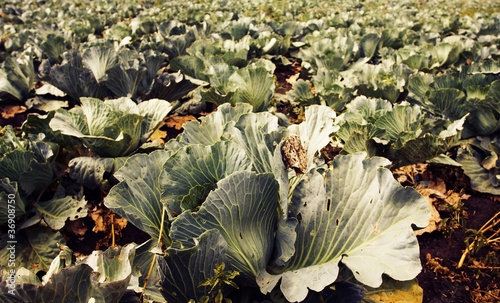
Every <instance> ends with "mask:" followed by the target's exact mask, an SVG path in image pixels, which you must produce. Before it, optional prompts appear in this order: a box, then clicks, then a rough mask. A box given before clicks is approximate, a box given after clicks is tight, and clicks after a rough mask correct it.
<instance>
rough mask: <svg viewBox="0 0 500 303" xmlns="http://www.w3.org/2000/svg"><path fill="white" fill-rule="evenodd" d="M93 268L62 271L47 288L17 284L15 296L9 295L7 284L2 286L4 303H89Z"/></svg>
mask: <svg viewBox="0 0 500 303" xmlns="http://www.w3.org/2000/svg"><path fill="white" fill-rule="evenodd" d="M91 273H92V268H90V266H88V265H86V264H82V265H78V266H73V267H70V268H65V269H62V270H61V271H60V272H59V273H57V274H55V275H53V276H52V279H51V281H49V283H47V284H46V285H45V286H38V287H37V286H35V285H33V284H27V283H26V284H17V285H16V288H15V290H14V295H11V294H8V292H7V285H6V282H5V281H4V282H2V283H1V284H0V301H2V302H40V303H49V302H61V303H72V302H88V300H89V299H90V295H91V293H90V289H91V281H90V275H91Z"/></svg>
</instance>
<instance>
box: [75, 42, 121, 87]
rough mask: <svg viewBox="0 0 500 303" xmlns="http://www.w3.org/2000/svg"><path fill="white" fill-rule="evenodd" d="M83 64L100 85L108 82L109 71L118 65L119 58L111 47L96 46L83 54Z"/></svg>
mask: <svg viewBox="0 0 500 303" xmlns="http://www.w3.org/2000/svg"><path fill="white" fill-rule="evenodd" d="M82 62H83V64H85V66H86V67H88V68H89V69H90V70H91V71H92V74H93V75H94V78H95V79H96V80H97V83H100V82H102V81H105V80H106V78H107V77H106V73H107V71H108V70H109V69H111V68H113V67H114V66H115V65H117V64H118V56H117V55H116V52H115V51H114V50H113V49H112V48H111V47H106V46H94V47H91V48H88V49H86V50H85V51H84V52H83V55H82Z"/></svg>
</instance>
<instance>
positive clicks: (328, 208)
mask: <svg viewBox="0 0 500 303" xmlns="http://www.w3.org/2000/svg"><path fill="white" fill-rule="evenodd" d="M331 203H332V200H331V199H330V198H328V200H327V201H326V211H330V204H331Z"/></svg>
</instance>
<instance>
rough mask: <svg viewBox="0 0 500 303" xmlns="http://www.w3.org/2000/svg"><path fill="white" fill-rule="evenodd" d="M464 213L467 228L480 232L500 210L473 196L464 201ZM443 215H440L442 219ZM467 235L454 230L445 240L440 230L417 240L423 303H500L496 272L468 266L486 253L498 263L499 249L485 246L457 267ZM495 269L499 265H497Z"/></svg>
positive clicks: (462, 229) (498, 206)
mask: <svg viewBox="0 0 500 303" xmlns="http://www.w3.org/2000/svg"><path fill="white" fill-rule="evenodd" d="M463 202H464V205H465V208H466V212H467V217H468V219H467V224H466V228H469V229H476V230H477V229H479V228H481V226H482V225H483V224H484V223H486V222H487V221H488V220H489V219H490V218H491V217H492V216H493V215H494V214H495V213H497V212H499V211H500V203H498V202H495V201H492V200H490V199H486V198H482V197H480V196H479V195H477V194H476V195H473V196H472V197H470V198H469V199H467V200H464V201H463ZM445 216H446V214H444V213H442V217H443V218H445ZM465 237H466V233H465V231H464V228H457V229H456V230H455V231H454V232H453V233H452V235H451V236H450V237H448V238H445V237H444V236H443V234H442V233H441V232H439V231H434V232H433V233H431V234H424V235H422V236H419V237H418V240H419V243H420V260H421V262H422V272H421V273H420V274H419V275H418V277H417V278H418V283H419V285H420V287H422V289H423V290H424V300H423V302H435V303H438V302H456V303H461V302H464V303H465V302H474V303H476V302H500V298H499V297H498V295H499V290H500V276H499V272H498V270H497V271H496V272H495V271H494V270H491V269H482V270H478V269H474V268H471V267H470V266H477V265H476V264H477V263H476V264H474V263H475V262H478V261H477V260H482V259H483V258H484V257H485V255H486V254H487V252H488V251H494V252H495V254H496V257H497V260H498V259H499V258H500V254H499V251H498V250H495V249H494V248H491V247H484V248H482V249H481V250H479V252H478V253H477V254H475V255H473V256H472V258H470V257H468V258H467V259H466V261H465V264H464V266H463V267H462V268H460V269H457V264H458V262H459V260H460V257H461V256H462V253H463V252H464V250H465V247H466V244H465V242H464V240H465ZM497 266H498V265H497Z"/></svg>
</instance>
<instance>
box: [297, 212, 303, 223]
mask: <svg viewBox="0 0 500 303" xmlns="http://www.w3.org/2000/svg"><path fill="white" fill-rule="evenodd" d="M297 221H299V223H300V222H301V221H302V214H298V215H297Z"/></svg>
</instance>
